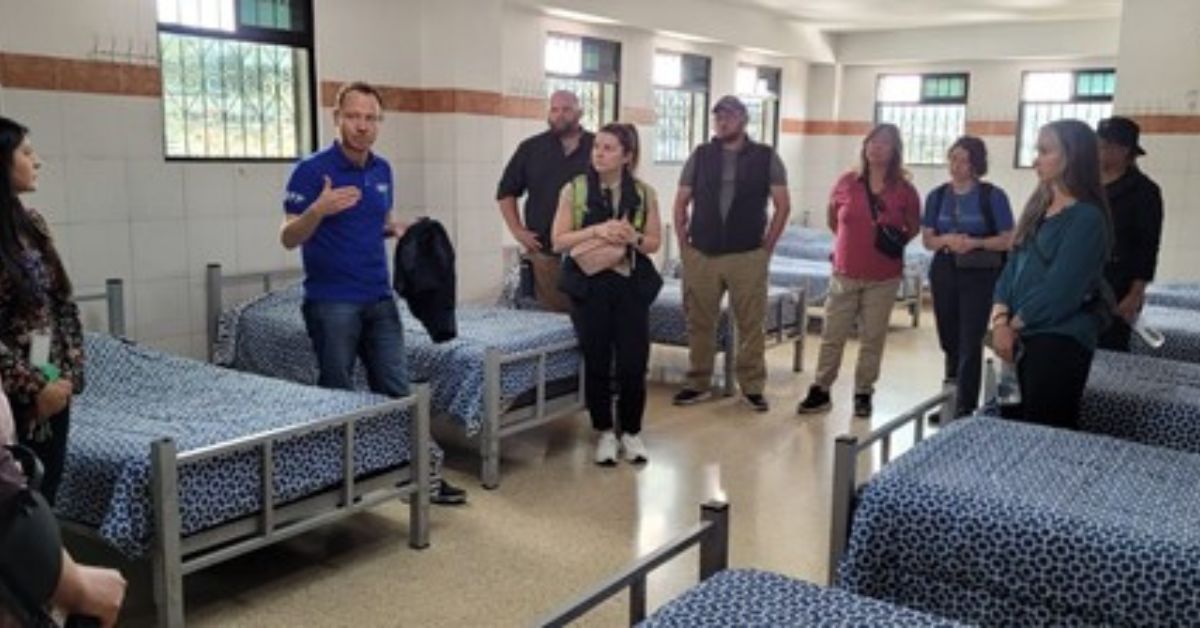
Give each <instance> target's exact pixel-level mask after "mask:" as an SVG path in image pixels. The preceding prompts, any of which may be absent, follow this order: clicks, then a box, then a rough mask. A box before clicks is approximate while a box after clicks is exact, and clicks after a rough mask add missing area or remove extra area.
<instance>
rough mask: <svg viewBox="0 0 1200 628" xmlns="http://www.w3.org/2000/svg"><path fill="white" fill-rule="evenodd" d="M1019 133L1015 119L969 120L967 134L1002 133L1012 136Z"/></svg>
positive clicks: (1002, 134)
mask: <svg viewBox="0 0 1200 628" xmlns="http://www.w3.org/2000/svg"><path fill="white" fill-rule="evenodd" d="M1016 134H1017V123H1016V121H1015V120H967V135H977V136H986V135H1001V136H1005V137H1011V136H1013V135H1016Z"/></svg>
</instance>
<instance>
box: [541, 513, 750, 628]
mask: <svg viewBox="0 0 1200 628" xmlns="http://www.w3.org/2000/svg"><path fill="white" fill-rule="evenodd" d="M695 545H699V546H700V581H701V582H703V581H705V580H707V579H709V578H710V577H712V576H713V575H715V574H716V573H717V572H719V571H722V570H724V569H725V568H726V567H728V566H729V505H728V504H726V503H724V502H716V501H713V502H708V503H706V504H703V505H701V506H700V523H698V524H696V525H694V526H692V528H691V529H689V530H687V531H686V532H684V533H683V534H681V535H679V536H678V537H676V538H675V539H674V540H672V541H670V542H669V543H667V544H666V545H664V546H662V547H660V548H659V549H657V550H655V551H653V552H651V553H650V554H649V555H647V556H646V557H644V558H642V559H641V560H639V561H637V562H636V563H634V564H633V565H631V566H629V567H628V568H626V569H624V570H622V571H621V572H620V573H618V574H616V575H614V576H612V577H610V578H609V579H608V580H606V581H604V582H603V583H602V584H600V585H599V586H597V587H595V588H594V589H593V590H591V591H589V592H588V593H585V594H583V595H581V596H579V597H578V598H577V599H576V600H575V601H574V602H571V603H570V604H567V605H566V606H564V607H562V608H561V609H559V610H557V611H555V612H554V613H551V614H550V615H548V616H547V617H545V618H543V619H541V620H540V621H538V622H537V625H538V626H542V627H543V628H559V627H561V626H566V625H568V624H570V623H571V622H573V621H575V620H576V619H579V618H580V617H583V616H584V615H585V614H587V613H588V611H590V610H592V609H593V608H595V607H597V606H599V605H601V604H603V603H604V602H605V601H607V600H608V599H610V598H612V597H614V596H616V595H617V594H619V593H621V592H622V591H624V590H625V589H629V625H631V626H632V625H634V624H637V623H639V622H641V621H642V620H644V619H646V579H647V577H648V576H649V575H650V573H651V572H653V571H654V570H655V569H657V568H658V567H660V566H662V565H663V564H665V563H667V562H668V561H670V560H671V559H673V558H675V557H676V556H678V555H679V554H682V553H683V552H685V551H687V550H689V549H691V548H692V547H693V546H695Z"/></svg>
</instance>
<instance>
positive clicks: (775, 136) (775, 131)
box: [737, 62, 783, 150]
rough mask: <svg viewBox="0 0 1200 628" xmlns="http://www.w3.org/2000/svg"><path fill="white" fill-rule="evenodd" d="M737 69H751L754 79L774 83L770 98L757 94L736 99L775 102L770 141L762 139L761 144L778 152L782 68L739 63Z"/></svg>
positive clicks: (741, 95) (781, 102) (742, 95)
mask: <svg viewBox="0 0 1200 628" xmlns="http://www.w3.org/2000/svg"><path fill="white" fill-rule="evenodd" d="M737 67H738V69H741V68H750V69H753V70H754V73H755V78H756V79H757V80H763V79H766V80H767V81H768V82H770V81H771V80H772V79H773V80H774V82H775V91H776V93H775V94H774V95H773V97H772V98H765V97H763V96H761V95H758V94H738V98H740V99H742V101H743V102H744V101H745V100H746V99H747V98H754V99H757V100H760V101H767V100H773V101H774V102H775V107H774V112H773V115H772V120H771V131H772V132H771V138H770V141H767V140H768V138H763V141H762V143H763V144H767V145H768V146H770V147H771V148H774V149H777V150H778V148H779V121H780V119H782V115H783V113H782V109H783V68H777V67H775V66H770V65H759V64H756V63H740V62H739V63H738V64H737ZM763 122H766V119H763V120H761V121H760V124H762V123H763Z"/></svg>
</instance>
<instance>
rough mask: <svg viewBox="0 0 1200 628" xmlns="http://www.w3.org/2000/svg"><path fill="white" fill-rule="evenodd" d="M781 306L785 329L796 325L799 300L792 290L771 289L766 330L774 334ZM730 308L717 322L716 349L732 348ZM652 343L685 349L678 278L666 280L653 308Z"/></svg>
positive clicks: (651, 308) (685, 331)
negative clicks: (797, 301) (797, 302)
mask: <svg viewBox="0 0 1200 628" xmlns="http://www.w3.org/2000/svg"><path fill="white" fill-rule="evenodd" d="M780 306H782V309H783V316H782V318H783V324H784V326H785V327H786V326H792V325H795V323H796V297H795V295H794V294H793V293H792V291H790V290H787V289H785V288H779V287H775V286H771V287H769V288H768V289H767V322H766V329H767V331H768V332H773V331H776V330H778V329H779V320H780ZM729 323H730V318H729V309H728V307H726V306H722V308H721V317H720V319H719V320H718V322H717V347H719V348H720V349H721V350H725V349H727V348H728V347H729ZM650 341H651V342H655V343H659V344H666V345H675V346H680V347H686V346H687V344H688V336H687V317H686V316H685V315H684V313H683V285H682V283H681V282H680V281H679V280H678V279H666V280H665V281H664V283H663V288H662V291H661V292H659V293H658V299H657V300H655V302H654V303H653V304H652V305H651V306H650Z"/></svg>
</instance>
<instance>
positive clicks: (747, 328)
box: [682, 246, 770, 395]
mask: <svg viewBox="0 0 1200 628" xmlns="http://www.w3.org/2000/svg"><path fill="white" fill-rule="evenodd" d="M682 259H683V307H684V311H685V312H686V314H687V332H688V348H689V350H690V351H689V352H690V358H691V370H689V371H688V387H689V388H691V389H693V390H708V389H709V388H710V387H711V386H712V374H713V358H714V357H715V355H716V349H717V338H716V337H717V323H718V321H719V320H720V317H721V299H722V298H723V297H724V295H725V292H726V291H728V292H729V300H730V304H731V305H732V306H733V307H732V310H733V322H734V324H735V325H736V328H737V340H738V344H737V365H736V366H737V380H738V385H739V386H740V387H741V389H742V394H744V395H761V394H762V392H763V387H764V386H765V385H766V382H767V362H766V357H765V356H764V352H765V351H766V338H765V336H764V334H763V323H764V321H765V320H766V316H767V264H768V262H769V260H770V256H769V255H768V254H767V251H766V249H756V250H753V251H748V252H745V253H730V254H727V255H716V256H709V255H705V254H704V253H701V252H700V251H697V250H696V249H694V248H692V247H690V246H685V247H684V248H683V251H682Z"/></svg>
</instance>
